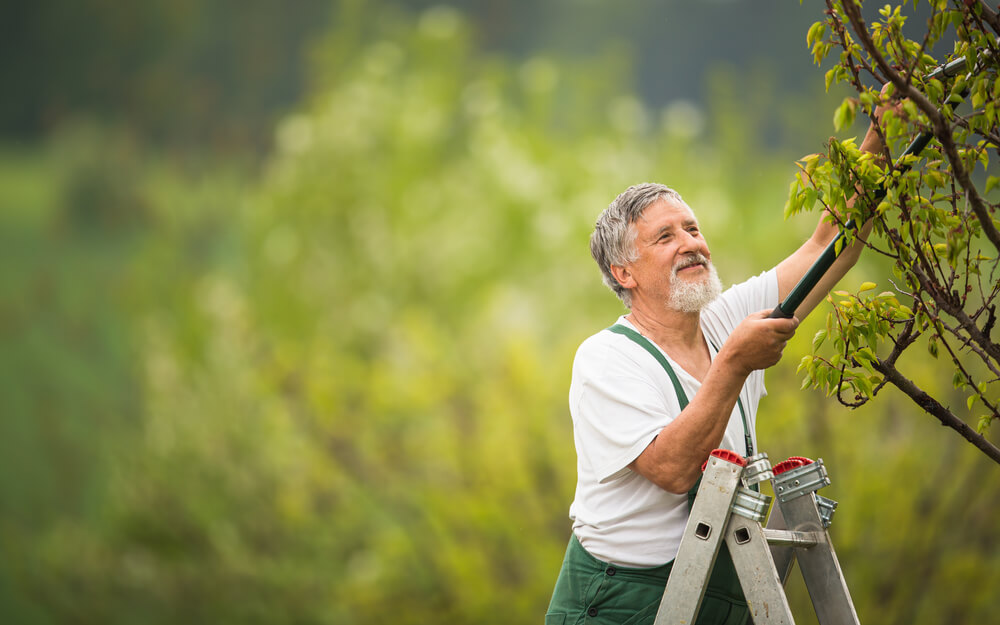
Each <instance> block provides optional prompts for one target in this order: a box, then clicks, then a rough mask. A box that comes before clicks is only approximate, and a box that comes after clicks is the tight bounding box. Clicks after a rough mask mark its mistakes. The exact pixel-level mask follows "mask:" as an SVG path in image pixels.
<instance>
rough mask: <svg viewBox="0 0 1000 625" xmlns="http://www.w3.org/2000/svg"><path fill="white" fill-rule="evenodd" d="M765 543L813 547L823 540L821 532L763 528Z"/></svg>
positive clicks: (780, 545)
mask: <svg viewBox="0 0 1000 625" xmlns="http://www.w3.org/2000/svg"><path fill="white" fill-rule="evenodd" d="M764 538H766V539H767V544H769V545H778V546H779V547H815V546H816V545H818V544H820V543H821V542H823V534H822V533H821V532H795V531H792V530H772V529H765V530H764Z"/></svg>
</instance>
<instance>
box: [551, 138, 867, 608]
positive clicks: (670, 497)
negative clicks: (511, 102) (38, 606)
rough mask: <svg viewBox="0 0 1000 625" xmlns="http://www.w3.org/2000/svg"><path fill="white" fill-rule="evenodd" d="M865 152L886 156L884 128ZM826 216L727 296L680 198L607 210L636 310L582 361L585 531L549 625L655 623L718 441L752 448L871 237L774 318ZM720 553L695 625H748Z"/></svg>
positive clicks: (573, 514)
mask: <svg viewBox="0 0 1000 625" xmlns="http://www.w3.org/2000/svg"><path fill="white" fill-rule="evenodd" d="M861 147H862V149H863V150H865V151H869V152H880V151H881V149H882V145H881V141H880V138H879V135H878V134H877V132H875V130H874V128H869V131H868V134H867V135H866V137H865V140H864V142H863V143H862V146H861ZM825 217H826V215H824V219H821V220H820V222H819V224H818V225H817V227H816V230H815V232H814V233H813V235H812V236H811V237H810V238H809V240H808V241H806V242H805V243H804V244H803V245H802V246H801V247H800V248H798V249H797V250H796V251H795V252H794V253H792V254H791V256H789V257H788V258H786V259H785V260H784V261H782V262H781V263H779V264H778V265H777V266H776V267H775V268H774V269H771V270H770V271H766V272H764V273H762V274H760V275H758V276H756V277H754V278H751V279H749V280H748V281H746V282H744V283H742V284H739V285H736V286H734V287H732V288H731V289H729V290H727V291H726V292H725V293H720V292H721V291H722V289H721V285H720V282H719V278H718V276H717V275H716V272H715V268H714V267H713V265H712V262H711V258H712V255H711V252H710V250H709V247H708V243H707V242H706V240H705V238H704V236H703V235H702V232H701V230H700V229H699V227H698V220H697V218H696V216H695V214H694V212H693V211H692V210H691V208H690V207H688V205H687V204H686V203H684V201H683V199H682V198H681V196H680V195H679V194H677V192H675V191H673V190H671V189H669V188H667V187H665V186H663V185H659V184H648V183H647V184H640V185H636V186H633V187H630V188H629V189H627V190H626V191H624V192H623V193H622V194H621V195H619V196H618V197H617V198H616V199H615V201H614V202H612V203H611V205H610V206H609V207H608V208H607V209H606V210H605V211H604V212H603V213H602V214H601V215H600V217H599V218H598V220H597V224H596V226H595V229H594V233H593V235H592V236H591V253H592V255H593V256H594V259H595V260H596V261H597V263H598V265H599V266H600V268H601V271H602V273H603V275H604V281H605V283H606V284H607V285H608V286H609V287H610V288H611V289H612V290H613V291H614V292H615V293H616V294H617V295H618V296H619V297H620V298H621V299H622V301H623V303H624V304H625V306H626V307H627V308H629V312H628V313H627V314H625V315H623V316H622V317H620V318H619V319H618V321H617V323H616V324H615V326H613V327H612V328H609V329H607V330H603V331H601V332H599V333H598V334H596V335H594V336H592V337H590V338H588V339H587V340H586V341H584V342H583V344H582V345H581V346H580V349H579V350H578V352H577V355H576V358H575V360H574V364H573V378H572V382H571V385H570V397H569V399H570V412H571V415H572V417H573V424H574V438H575V443H576V449H577V459H578V461H577V471H578V481H577V488H576V494H575V498H574V501H573V504H572V505H571V507H570V518H571V519H572V520H573V536H572V538H571V540H570V545H569V547H568V549H567V552H566V558H565V560H564V563H563V568H562V570H561V572H560V574H559V579H558V580H557V582H556V587H555V591H554V593H553V597H552V601H551V603H550V605H549V610H548V613H547V614H546V617H545V622H546V624H547V625H549V624H554V625H560V624H563V623H565V624H567V625H568V624H574V623H609V624H610V623H615V624H621V623H629V624H630V625H632V624H639V623H652V622H653V620H654V618H655V615H656V611H657V608H658V606H659V602H660V598H661V596H662V593H663V588H664V585H665V584H666V579H667V575H668V574H669V572H670V565H671V563H672V561H673V559H674V557H675V556H676V554H677V549H678V546H679V544H680V537H681V534H682V533H683V530H684V526H685V524H686V522H687V517H688V513H689V510H690V508H689V506H690V499H689V496H690V497H691V498H693V487H694V486H695V484H696V483H697V481H698V479H699V478H700V476H701V465H702V463H703V462H704V461H705V460H706V459H707V458H708V455H709V453H710V452H711V451H712V450H713V449H715V448H718V447H722V448H728V449H732V450H734V451H736V452H738V453H740V454H745V455H749V454H751V453H752V452H753V450H754V449H755V448H756V442H755V434H754V424H755V422H756V415H757V403H758V401H759V400H760V398H761V397H762V396H763V395H764V394H765V389H764V372H763V370H764V369H766V368H768V367H770V366H772V365H774V364H775V363H776V362H778V360H779V359H780V358H781V353H782V350H783V349H784V347H785V344H786V342H787V341H788V339H789V338H791V337H792V335H793V334H794V333H795V328H796V326H798V323H799V319H800V318H802V317H804V316H805V315H806V314H808V313H809V312H810V311H811V310H812V309H813V308H814V307H815V306H816V305H817V304H818V303H819V302H820V301H821V300H822V299H823V297H824V296H825V295H826V293H827V292H828V291H829V290H830V289H831V288H832V287H833V285H834V284H835V283H836V282H837V281H838V280H839V279H840V278H841V277H842V276H843V275H844V274H845V273H846V272H847V270H848V269H849V268H850V267H852V266H853V265H854V263H855V262H856V261H857V259H858V256H859V255H860V253H861V248H862V245H861V244H860V243H858V244H855V245H853V246H850V247H848V248H846V249H845V250H844V251H843V253H842V254H841V255H840V257H839V258H838V259H837V261H836V262H835V263H834V265H833V266H832V267H831V268H830V270H829V271H828V272H827V273H826V275H825V276H824V277H823V278H822V279H821V280H820V281H819V283H818V284H817V286H816V288H814V289H813V291H812V292H811V293H810V294H809V296H808V297H807V298H806V299H805V300H804V301H803V303H802V304H801V306H800V307H799V308H798V310H796V312H795V317H794V318H792V319H769V318H767V317H768V315H769V314H770V312H771V311H772V310H773V309H774V308H775V306H777V305H778V303H779V302H780V301H781V300H782V299H783V298H784V297H785V296H786V295H787V294H788V293H789V292H790V291H791V290H792V288H793V287H794V286H795V285H796V284H797V283H798V281H799V280H800V278H802V276H803V275H804V274H805V272H806V271H807V270H808V269H809V267H811V266H812V264H813V262H814V261H815V260H816V259H817V258H818V256H819V254H820V253H821V252H822V251H823V250H824V249H825V247H826V245H827V244H828V243H829V242H830V241H831V240H832V239H833V237H834V236H835V235H836V233H837V227H836V225H834V224H833V223H832V221H831V220H828V219H826V218H825ZM689 491H690V492H689ZM723 549H724V552H723V553H722V554H720V558H719V563H717V565H716V567H715V570H714V572H713V575H712V580H711V582H710V585H709V588H708V591H707V593H706V596H705V599H704V601H703V603H702V608H701V611H700V613H699V617H698V621H697V623H698V625H707V624H710V623H733V624H741V623H745V622H748V610H747V608H746V602H745V600H744V598H743V595H742V592H741V590H740V587H739V583H738V580H736V578H735V574H734V571H733V570H732V564H731V560H729V556H728V552H727V551H725V547H723Z"/></svg>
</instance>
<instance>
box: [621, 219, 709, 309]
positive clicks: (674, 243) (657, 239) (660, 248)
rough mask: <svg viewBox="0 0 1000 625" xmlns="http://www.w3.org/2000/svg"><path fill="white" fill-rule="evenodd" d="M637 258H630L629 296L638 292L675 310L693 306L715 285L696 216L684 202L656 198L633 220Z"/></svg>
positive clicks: (706, 298)
mask: <svg viewBox="0 0 1000 625" xmlns="http://www.w3.org/2000/svg"><path fill="white" fill-rule="evenodd" d="M633 227H634V228H635V229H636V242H635V245H636V252H637V253H638V255H639V259H638V260H637V261H635V262H634V263H630V265H629V270H630V272H631V273H632V275H633V277H634V279H635V281H636V287H634V288H633V289H632V298H633V302H634V301H635V298H636V297H637V296H638V297H642V298H646V299H649V300H650V301H658V302H662V303H665V304H666V305H667V307H668V308H670V309H673V310H678V311H681V312H697V311H699V310H701V309H702V308H703V307H704V306H705V305H706V304H707V303H708V302H710V301H712V300H713V299H715V297H717V296H718V294H719V291H721V284H719V279H718V276H717V275H716V273H715V268H714V267H713V266H712V263H711V258H712V253H711V252H710V251H709V249H708V244H707V243H706V242H705V238H704V237H703V236H702V235H701V229H700V228H699V227H698V220H697V219H696V218H695V216H694V213H693V212H692V211H691V209H690V208H689V207H688V205H687V204H685V203H684V202H681V201H678V200H657V201H656V202H654V203H653V204H651V205H650V206H649V207H648V208H646V210H645V211H644V212H643V214H642V217H641V218H639V220H638V221H636V222H635V224H633Z"/></svg>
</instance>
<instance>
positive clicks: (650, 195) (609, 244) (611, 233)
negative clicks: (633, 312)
mask: <svg viewBox="0 0 1000 625" xmlns="http://www.w3.org/2000/svg"><path fill="white" fill-rule="evenodd" d="M657 200H676V201H678V202H683V201H684V200H683V199H681V195H680V193H677V192H676V191H674V190H673V189H671V188H670V187H668V186H665V185H662V184H657V183H654V182H644V183H642V184H637V185H632V186H631V187H629V188H628V189H625V190H624V191H623V192H622V193H621V194H620V195H619V196H618V197H616V198H615V201H614V202H611V204H610V205H608V207H607V208H606V209H604V211H603V212H602V213H601V214H600V216H599V217H598V218H597V223H596V224H594V232H593V234H591V235H590V255H591V256H593V257H594V260H596V261H597V265H598V266H599V267H600V268H601V273H602V274H604V284H606V285H607V286H608V288H610V289H611V290H612V291H614V292H615V295H617V296H618V298H619V299H620V300H621V301H622V303H624V304H625V306H626V307H628V308H632V294H631V293H629V290H628V289H626V288H625V287H623V286H622V285H621V284H620V283H619V282H618V280H616V279H615V277H614V275H612V273H611V265H618V266H619V267H621V266H624V265H625V264H626V263H630V262H634V261H636V260H638V258H639V254H638V252H637V251H636V249H635V238H636V234H637V233H636V230H635V227H634V224H635V222H636V221H638V220H639V218H640V217H642V214H643V212H645V210H646V209H647V208H648V207H649V205H650V204H652V203H653V202H656V201H657Z"/></svg>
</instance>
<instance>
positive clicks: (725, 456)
mask: <svg viewBox="0 0 1000 625" xmlns="http://www.w3.org/2000/svg"><path fill="white" fill-rule="evenodd" d="M703 470H704V475H703V476H702V480H701V486H700V487H699V488H698V496H697V498H696V499H695V502H694V505H693V506H692V508H691V515H690V517H689V518H688V523H687V526H686V527H685V530H684V534H683V536H682V538H681V544H680V548H679V550H678V552H677V557H676V559H675V560H674V566H673V569H672V571H671V573H670V577H669V578H668V580H667V585H666V588H665V589H664V591H663V599H662V600H661V602H660V608H659V611H658V612H657V613H656V621H655V625H692V624H693V623H694V622H695V619H696V617H697V615H698V609H699V608H700V606H701V602H702V599H703V598H704V596H705V588H706V586H707V585H708V579H709V576H710V574H711V572H712V566H713V565H714V564H715V559H716V556H717V555H718V553H719V549H720V547H721V545H722V541H723V540H724V541H725V542H726V546H727V547H728V548H729V553H730V555H731V556H732V559H733V565H734V567H735V569H736V573H737V575H738V577H739V580H740V586H741V587H742V588H743V594H744V596H745V597H746V600H747V605H748V606H749V608H750V615H751V618H752V619H753V622H754V625H772V624H774V625H777V624H779V623H780V624H792V623H794V622H795V620H794V619H793V617H792V613H791V610H790V609H789V607H788V599H787V598H786V596H785V589H784V583H785V581H786V580H787V578H788V574H789V573H790V571H791V568H792V564H793V563H794V561H795V560H796V559H798V561H799V569H800V570H801V571H802V577H803V579H804V580H805V584H806V588H807V589H808V590H809V597H810V599H811V600H812V604H813V609H814V610H815V611H816V617H817V619H818V620H819V622H820V624H821V625H858V623H859V621H858V615H857V613H856V612H855V610H854V603H853V602H852V600H851V595H850V592H848V590H847V583H846V582H845V581H844V574H843V572H842V571H841V569H840V563H839V562H838V561H837V554H836V553H835V552H834V550H833V544H832V543H831V542H830V535H829V534H828V532H827V527H829V525H830V521H831V520H832V517H833V512H834V510H835V509H836V507H837V502H835V501H832V500H830V499H826V498H825V497H820V496H819V495H817V494H816V491H817V490H819V489H820V488H822V487H824V486H827V485H828V484H829V483H830V479H829V477H828V476H827V473H826V469H825V467H824V466H823V460H822V459H819V460H816V461H815V462H814V461H812V460H810V459H808V458H803V457H800V456H796V457H792V458H789V459H788V460H785V461H783V462H780V463H778V464H777V465H775V466H774V468H773V469H772V467H771V464H770V462H769V461H768V459H767V454H757V455H755V456H751V457H750V458H743V457H742V456H740V455H739V454H737V453H735V452H733V451H729V450H726V449H716V450H715V451H713V452H712V455H711V456H709V459H708V461H707V462H706V463H705V466H704V467H703ZM768 479H770V480H772V484H773V486H774V498H776V499H777V503H778V505H777V506H776V507H775V509H774V510H773V511H772V513H771V515H770V519H769V521H768V524H767V528H764V527H762V526H761V523H762V522H763V521H764V519H766V518H767V517H768V510H769V508H770V507H771V501H772V497H771V496H770V495H766V494H763V493H760V492H757V491H756V490H754V489H753V488H751V487H752V486H753V485H754V484H757V483H760V482H763V481H764V480H768Z"/></svg>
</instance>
